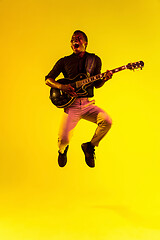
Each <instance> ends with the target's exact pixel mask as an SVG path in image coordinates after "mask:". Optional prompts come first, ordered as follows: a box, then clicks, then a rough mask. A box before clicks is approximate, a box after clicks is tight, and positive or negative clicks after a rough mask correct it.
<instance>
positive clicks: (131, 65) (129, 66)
mask: <svg viewBox="0 0 160 240" xmlns="http://www.w3.org/2000/svg"><path fill="white" fill-rule="evenodd" d="M126 67H127V69H130V70H134V69H138V68H140V69H141V70H142V68H143V67H144V62H143V61H139V62H134V63H128V64H127V65H126Z"/></svg>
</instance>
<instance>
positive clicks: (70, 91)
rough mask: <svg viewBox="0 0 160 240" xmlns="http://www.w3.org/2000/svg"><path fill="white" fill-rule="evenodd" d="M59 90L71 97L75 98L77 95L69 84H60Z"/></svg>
mask: <svg viewBox="0 0 160 240" xmlns="http://www.w3.org/2000/svg"><path fill="white" fill-rule="evenodd" d="M61 90H62V91H64V92H66V93H67V94H69V95H70V96H72V97H77V93H76V92H75V89H74V88H73V87H72V86H71V85H70V84H67V85H63V84H62V86H61Z"/></svg>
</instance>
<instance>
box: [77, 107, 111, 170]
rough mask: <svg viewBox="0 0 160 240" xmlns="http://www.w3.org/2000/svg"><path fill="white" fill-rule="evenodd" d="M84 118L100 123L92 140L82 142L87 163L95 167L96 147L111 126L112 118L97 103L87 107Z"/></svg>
mask: <svg viewBox="0 0 160 240" xmlns="http://www.w3.org/2000/svg"><path fill="white" fill-rule="evenodd" d="M83 119H86V120H88V121H91V122H93V123H96V124H97V125H98V126H97V129H96V131H95V133H94V136H93V138H92V139H91V141H90V142H88V143H83V144H82V150H83V152H84V154H85V160H86V163H87V165H88V166H90V167H94V166H95V162H94V147H95V146H98V145H99V142H100V141H101V140H102V138H103V137H104V136H105V135H106V134H107V132H108V131H109V129H110V128H111V125H112V120H111V118H110V116H109V115H108V114H107V113H106V112H105V111H104V110H102V109H101V108H99V107H97V106H95V105H90V106H88V107H87V108H86V109H85V112H84V114H83Z"/></svg>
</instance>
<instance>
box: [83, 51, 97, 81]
mask: <svg viewBox="0 0 160 240" xmlns="http://www.w3.org/2000/svg"><path fill="white" fill-rule="evenodd" d="M94 63H95V54H91V55H88V56H87V58H86V61H85V69H86V73H87V76H88V77H90V75H91V73H92V70H93V68H94Z"/></svg>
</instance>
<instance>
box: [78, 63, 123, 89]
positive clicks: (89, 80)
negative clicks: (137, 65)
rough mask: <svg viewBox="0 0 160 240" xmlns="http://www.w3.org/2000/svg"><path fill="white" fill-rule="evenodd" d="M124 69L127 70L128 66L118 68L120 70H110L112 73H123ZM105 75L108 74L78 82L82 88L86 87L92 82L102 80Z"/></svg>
mask: <svg viewBox="0 0 160 240" xmlns="http://www.w3.org/2000/svg"><path fill="white" fill-rule="evenodd" d="M124 69H127V66H126V65H124V66H122V67H118V68H115V69H112V70H110V71H111V72H112V73H117V72H119V71H122V70H124ZM105 73H106V72H104V73H100V74H97V75H95V76H92V77H89V78H86V79H83V80H81V81H78V85H79V86H80V85H81V86H82V85H85V84H89V83H91V82H96V81H98V80H100V79H102V78H103V77H104V76H105Z"/></svg>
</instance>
